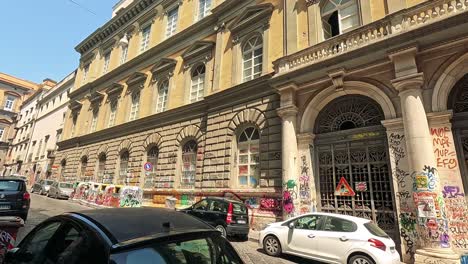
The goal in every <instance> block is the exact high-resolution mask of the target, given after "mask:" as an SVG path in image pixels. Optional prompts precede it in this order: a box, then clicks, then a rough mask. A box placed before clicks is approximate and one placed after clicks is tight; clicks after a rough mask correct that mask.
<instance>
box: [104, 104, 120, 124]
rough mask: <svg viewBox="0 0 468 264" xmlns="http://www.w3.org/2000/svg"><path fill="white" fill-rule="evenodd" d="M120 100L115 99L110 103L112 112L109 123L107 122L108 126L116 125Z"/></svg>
mask: <svg viewBox="0 0 468 264" xmlns="http://www.w3.org/2000/svg"><path fill="white" fill-rule="evenodd" d="M118 103H119V102H118V100H117V99H114V100H112V101H111V103H110V113H109V123H108V124H107V127H112V126H114V125H115V118H116V116H117V106H118Z"/></svg>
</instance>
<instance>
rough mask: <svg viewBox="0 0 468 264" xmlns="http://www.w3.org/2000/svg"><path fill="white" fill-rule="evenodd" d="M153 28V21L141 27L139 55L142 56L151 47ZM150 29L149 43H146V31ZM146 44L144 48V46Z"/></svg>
mask: <svg viewBox="0 0 468 264" xmlns="http://www.w3.org/2000/svg"><path fill="white" fill-rule="evenodd" d="M152 28H153V20H150V21H147V22H145V23H144V24H142V25H141V26H140V27H139V34H138V38H139V45H138V54H142V53H143V52H145V51H147V50H148V49H149V48H150V47H151V30H152ZM146 29H148V39H147V42H146V41H145V42H144V36H145V35H144V34H145V30H146ZM144 43H146V44H145V45H144V46H143V44H144Z"/></svg>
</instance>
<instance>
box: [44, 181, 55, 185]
mask: <svg viewBox="0 0 468 264" xmlns="http://www.w3.org/2000/svg"><path fill="white" fill-rule="evenodd" d="M52 183H54V182H53V181H44V185H52Z"/></svg>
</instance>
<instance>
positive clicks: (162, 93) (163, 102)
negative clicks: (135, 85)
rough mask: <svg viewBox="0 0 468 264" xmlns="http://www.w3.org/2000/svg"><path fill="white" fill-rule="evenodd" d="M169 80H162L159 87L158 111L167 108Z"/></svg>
mask: <svg viewBox="0 0 468 264" xmlns="http://www.w3.org/2000/svg"><path fill="white" fill-rule="evenodd" d="M168 88H169V82H168V81H167V80H166V81H164V82H162V84H161V85H160V86H159V89H158V101H157V103H156V113H161V112H164V111H166V109H167V92H168Z"/></svg>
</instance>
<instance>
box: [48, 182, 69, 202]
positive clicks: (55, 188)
mask: <svg viewBox="0 0 468 264" xmlns="http://www.w3.org/2000/svg"><path fill="white" fill-rule="evenodd" d="M73 191H74V189H73V183H68V182H54V183H52V185H50V188H49V192H47V196H48V197H53V198H55V199H59V198H64V199H68V198H70V195H71V194H72V192H73Z"/></svg>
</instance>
